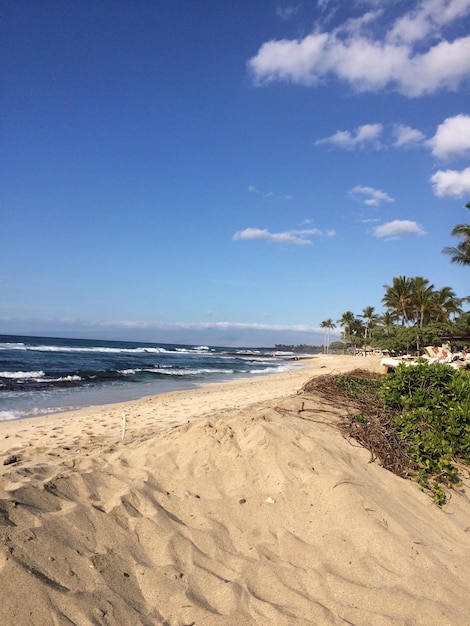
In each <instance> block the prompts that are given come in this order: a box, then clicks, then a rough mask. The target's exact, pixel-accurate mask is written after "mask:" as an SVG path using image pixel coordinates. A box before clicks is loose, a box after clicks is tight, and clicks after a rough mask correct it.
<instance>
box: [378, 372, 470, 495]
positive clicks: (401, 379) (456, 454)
mask: <svg viewBox="0 0 470 626" xmlns="http://www.w3.org/2000/svg"><path fill="white" fill-rule="evenodd" d="M380 397H381V400H382V402H383V404H384V406H385V407H389V408H391V409H394V410H396V411H397V413H396V416H395V417H394V418H393V420H392V423H393V426H394V427H395V429H396V430H397V432H398V435H399V437H400V438H401V439H402V440H403V441H404V443H405V452H406V454H407V455H409V457H410V459H411V461H412V462H413V464H414V466H415V469H416V473H417V479H418V481H419V483H420V484H421V485H423V486H424V487H426V488H429V489H431V490H432V491H433V493H434V494H435V499H436V502H438V503H439V504H442V503H443V502H444V500H445V495H444V492H443V489H442V487H441V484H444V485H447V486H452V485H455V484H456V483H457V482H458V469H457V466H456V462H461V463H465V464H469V463H470V372H468V371H465V370H454V369H453V368H451V367H448V366H446V365H442V364H439V363H436V364H427V363H418V364H417V365H413V366H405V365H400V366H399V367H397V368H396V369H395V370H394V372H393V373H391V374H389V375H388V376H386V377H385V378H384V379H383V381H382V388H381V392H380Z"/></svg>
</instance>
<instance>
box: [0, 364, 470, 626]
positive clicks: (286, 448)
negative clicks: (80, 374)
mask: <svg viewBox="0 0 470 626" xmlns="http://www.w3.org/2000/svg"><path fill="white" fill-rule="evenodd" d="M358 366H360V367H367V368H369V369H378V360H377V359H374V358H370V357H368V358H361V357H355V358H340V357H318V358H316V359H312V361H311V362H309V363H308V364H307V365H306V367H304V368H299V369H298V370H297V371H295V372H290V373H287V374H281V375H276V376H272V377H264V378H257V379H249V380H244V381H241V382H237V383H228V384H225V385H212V386H208V387H204V388H202V389H199V390H196V391H188V392H179V393H175V394H167V395H165V396H157V397H155V398H146V399H143V400H140V401H138V402H132V403H126V404H125V405H110V406H107V407H101V408H95V409H88V410H85V411H79V412H74V413H73V414H71V415H67V414H64V415H62V416H52V417H51V418H47V419H41V420H30V421H28V422H22V423H8V424H3V425H1V428H0V438H1V448H0V449H1V452H2V456H3V459H4V460H7V459H8V458H9V457H10V460H11V457H16V458H17V459H18V461H17V462H14V463H10V464H8V465H4V466H1V467H2V478H1V482H0V487H1V490H0V532H1V536H2V551H1V556H0V576H1V584H0V623H1V624H4V625H5V626H9V625H10V624H11V625H13V624H21V626H23V625H28V624H33V625H39V624H40V625H47V624H53V625H60V626H62V625H65V624H77V625H80V626H88V625H96V624H106V625H117V624H119V625H120V624H125V625H134V624H136V625H139V624H145V625H154V624H167V625H170V626H183V625H190V624H194V625H199V624H204V625H205V624H207V625H212V624H214V625H223V626H226V625H234V626H235V625H237V626H238V625H242V624H266V625H268V624H269V625H272V624H276V625H290V624H293V625H294V624H319V625H321V624H357V625H361V626H362V625H369V624H370V625H374V626H375V625H382V624H383V625H388V624H407V625H412V624H422V625H434V624H435V625H439V626H442V625H444V624H448V625H463V624H467V623H468V616H469V615H470V503H469V502H468V501H467V500H466V499H464V497H462V496H457V495H456V496H454V497H453V498H452V499H451V501H450V504H449V505H447V506H446V507H445V508H444V509H443V510H441V509H438V508H437V507H436V506H435V505H434V504H433V503H432V501H431V499H430V498H429V497H428V496H427V495H426V494H424V493H422V492H421V491H420V489H419V488H418V486H417V485H415V484H413V483H411V482H408V481H404V480H402V479H400V478H398V477H396V476H394V475H393V474H391V473H389V472H387V471H386V470H383V469H382V468H380V467H379V466H378V465H377V464H374V463H370V462H369V461H370V457H369V454H368V452H367V451H365V450H363V449H361V448H358V447H357V446H354V445H351V442H349V441H347V440H346V439H344V438H343V437H342V436H341V434H340V433H339V432H338V430H337V429H336V427H335V419H336V414H337V412H338V411H337V409H336V408H335V405H334V399H331V401H326V400H324V399H323V400H322V399H320V398H318V397H313V396H308V397H305V396H303V395H300V394H298V393H297V391H298V390H299V389H300V388H301V387H302V386H303V384H304V383H305V382H306V381H307V380H308V379H309V378H310V377H311V376H312V375H317V374H320V373H321V374H324V373H325V372H331V371H346V370H347V369H352V368H355V367H358ZM302 402H303V403H304V410H303V411H302V412H301V413H299V409H300V408H301V405H302ZM123 415H126V434H125V437H124V441H121V433H122V431H121V428H122V416H123Z"/></svg>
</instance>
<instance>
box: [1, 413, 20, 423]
mask: <svg viewBox="0 0 470 626" xmlns="http://www.w3.org/2000/svg"><path fill="white" fill-rule="evenodd" d="M20 417H22V414H21V413H20V412H19V411H0V422H9V421H10V420H17V419H19V418H20Z"/></svg>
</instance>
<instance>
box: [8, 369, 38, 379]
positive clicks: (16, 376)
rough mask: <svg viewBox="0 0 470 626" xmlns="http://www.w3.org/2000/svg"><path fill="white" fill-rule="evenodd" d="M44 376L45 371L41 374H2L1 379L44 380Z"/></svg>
mask: <svg viewBox="0 0 470 626" xmlns="http://www.w3.org/2000/svg"><path fill="white" fill-rule="evenodd" d="M43 376H44V372H43V371H39V372H0V378H11V379H15V380H21V379H29V378H42V377H43Z"/></svg>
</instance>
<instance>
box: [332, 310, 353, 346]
mask: <svg viewBox="0 0 470 626" xmlns="http://www.w3.org/2000/svg"><path fill="white" fill-rule="evenodd" d="M355 320H356V318H355V317H354V313H352V311H346V312H345V313H343V315H342V316H341V319H339V320H338V321H337V324H339V325H340V326H342V327H343V328H344V331H343V337H344V340H345V341H346V343H349V342H350V341H351V328H352V325H353V324H354V322H355Z"/></svg>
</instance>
